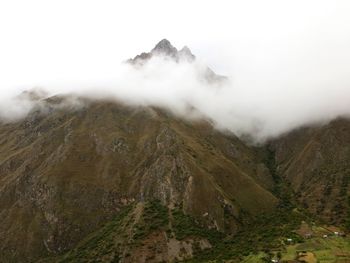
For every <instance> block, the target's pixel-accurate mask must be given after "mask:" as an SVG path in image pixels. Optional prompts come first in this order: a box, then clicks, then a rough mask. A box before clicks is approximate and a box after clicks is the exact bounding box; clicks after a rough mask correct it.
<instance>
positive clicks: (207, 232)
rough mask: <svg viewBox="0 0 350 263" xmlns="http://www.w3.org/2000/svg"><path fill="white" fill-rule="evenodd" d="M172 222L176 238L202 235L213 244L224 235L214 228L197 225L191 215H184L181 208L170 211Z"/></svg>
mask: <svg viewBox="0 0 350 263" xmlns="http://www.w3.org/2000/svg"><path fill="white" fill-rule="evenodd" d="M171 212H172V216H173V219H174V222H173V224H172V226H173V230H174V233H175V236H176V238H177V239H178V240H182V239H184V238H186V237H193V236H194V237H203V238H206V239H208V240H209V242H210V243H212V244H215V243H217V242H220V240H221V239H222V238H223V237H224V235H223V234H222V233H220V232H218V231H216V230H213V229H208V228H206V227H204V226H201V225H199V224H198V223H197V222H196V221H195V220H194V218H193V217H191V216H189V215H185V214H184V213H183V212H182V210H181V209H178V208H177V209H174V210H172V211H171Z"/></svg>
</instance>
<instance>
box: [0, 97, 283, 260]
mask: <svg viewBox="0 0 350 263" xmlns="http://www.w3.org/2000/svg"><path fill="white" fill-rule="evenodd" d="M64 101H65V98H64V97H54V98H49V99H46V100H43V101H41V103H40V105H41V106H40V107H39V106H38V108H37V109H34V110H33V111H32V112H31V113H30V114H29V115H28V116H27V117H26V118H25V119H23V120H22V121H19V122H15V123H7V124H2V125H1V126H0V134H1V141H0V156H1V164H0V170H1V178H0V180H1V189H0V207H1V222H2V224H1V225H0V236H1V240H0V253H1V258H3V259H9V260H10V259H11V260H14V259H17V260H24V259H26V260H25V261H28V262H30V261H31V260H33V259H35V258H40V257H42V256H47V255H52V254H59V253H61V252H63V251H66V250H68V249H70V248H73V247H74V246H75V245H76V244H77V243H78V242H79V241H80V240H81V239H82V238H83V237H84V236H86V235H87V234H89V233H91V232H92V231H94V230H97V229H98V228H99V227H100V226H102V225H103V224H104V223H106V222H107V221H109V220H111V219H112V218H113V217H114V216H115V215H116V214H118V211H119V210H120V209H122V208H123V207H124V206H125V205H128V204H131V203H135V202H136V203H138V202H143V201H147V200H153V199H157V200H160V202H161V203H162V204H163V205H166V206H168V207H174V206H176V205H181V207H182V211H183V212H184V213H186V214H190V215H192V216H194V217H196V218H197V219H198V220H199V221H200V222H202V223H203V224H204V225H206V226H207V227H210V228H214V229H216V230H218V231H227V232H228V233H235V232H236V231H237V229H238V228H239V227H240V226H241V225H242V224H243V222H244V220H245V219H247V218H250V217H253V216H254V215H256V214H260V213H262V212H268V211H272V210H273V209H274V207H275V206H276V205H277V203H278V200H277V198H276V197H275V196H274V195H273V194H271V193H270V191H269V188H271V187H272V185H273V181H272V178H271V176H270V174H269V172H268V169H267V168H266V166H265V165H264V164H263V163H262V162H261V161H259V160H258V159H259V158H258V155H257V154H256V153H255V152H254V151H253V150H252V149H250V148H249V147H247V146H246V145H245V144H244V143H243V142H241V141H240V140H239V139H238V138H236V137H235V136H233V135H225V134H222V133H220V132H218V131H215V130H214V129H213V127H212V126H211V125H210V124H209V123H207V122H204V121H203V122H196V123H191V122H187V121H183V120H180V119H178V118H176V117H175V116H174V115H172V114H171V113H168V112H166V111H164V110H161V109H157V108H142V107H140V108H133V107H129V106H126V105H123V104H120V103H119V104H118V103H113V102H106V101H100V102H92V101H86V100H85V101H84V104H83V106H69V107H71V108H69V109H68V108H66V107H65V106H60V105H64V104H65V103H64Z"/></svg>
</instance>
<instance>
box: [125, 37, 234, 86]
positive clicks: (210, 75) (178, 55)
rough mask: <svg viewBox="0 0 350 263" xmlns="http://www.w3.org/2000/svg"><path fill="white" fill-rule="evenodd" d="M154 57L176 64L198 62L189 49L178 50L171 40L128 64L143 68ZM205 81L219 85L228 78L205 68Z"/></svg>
mask: <svg viewBox="0 0 350 263" xmlns="http://www.w3.org/2000/svg"><path fill="white" fill-rule="evenodd" d="M153 56H163V57H166V58H169V59H171V60H174V61H175V62H177V63H178V62H190V63H192V62H194V61H195V60H196V57H195V55H193V54H192V52H191V50H190V49H189V47H187V46H184V47H183V48H182V49H180V50H177V48H176V47H174V46H173V45H172V44H171V43H170V41H169V40H167V39H165V38H164V39H162V40H161V41H159V42H158V43H157V44H156V45H155V47H154V48H153V49H152V50H151V51H150V52H143V53H141V54H139V55H137V56H135V57H134V58H131V59H129V60H127V63H130V64H132V65H135V66H143V65H144V64H145V63H147V62H148V61H149V60H150V59H151V58H152V57H153ZM201 75H202V76H203V79H204V80H205V81H207V82H210V83H218V82H222V81H226V80H227V78H226V77H224V76H220V75H217V74H215V72H214V71H213V70H212V69H210V68H209V67H205V70H204V71H203V72H202V74H201Z"/></svg>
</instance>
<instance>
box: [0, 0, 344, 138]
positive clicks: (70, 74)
mask: <svg viewBox="0 0 350 263" xmlns="http://www.w3.org/2000/svg"><path fill="white" fill-rule="evenodd" d="M349 14H350V1H348V0H343V1H341V0H338V1H337V0H327V1H325V0H293V1H292V0H291V1H284V0H265V1H261V0H244V1H243V0H242V1H234V0H231V1H222V0H215V1H189V0H187V1H184V0H177V1H164V0H157V1H155V0H148V1H135V0H128V1H116V0H114V1H107V0H57V1H56V0H0V104H1V105H0V115H4V114H8V113H7V112H11V111H8V108H9V107H12V105H13V104H14V103H13V101H10V100H7V99H6V98H8V97H10V96H14V95H16V94H17V93H18V92H19V91H20V90H23V89H28V88H31V87H34V86H39V87H42V88H45V89H48V90H51V91H52V87H53V86H55V87H60V88H58V89H57V88H56V89H55V91H57V92H66V91H74V89H78V88H80V87H82V86H89V85H90V86H94V87H103V85H104V84H105V83H109V81H110V80H111V81H112V82H111V83H114V84H115V87H116V90H118V94H117V95H120V94H124V95H125V96H126V97H132V98H136V97H137V96H138V98H136V99H137V100H139V101H143V100H145V99H147V100H148V101H152V102H156V103H158V104H162V105H164V104H172V105H176V106H174V107H175V108H176V109H177V107H178V105H184V104H186V103H191V104H193V105H194V106H196V107H197V108H198V109H200V110H201V111H202V112H205V115H207V116H209V117H210V118H212V119H214V120H216V121H217V123H218V124H219V126H223V127H224V128H229V129H231V130H233V131H234V132H243V133H244V132H246V133H259V136H260V137H268V136H275V135H278V134H280V133H282V132H285V131H288V130H290V129H292V128H295V127H298V126H300V125H304V124H305V123H309V122H315V121H319V120H323V119H327V120H329V119H332V118H335V117H337V116H344V115H347V116H349V115H350V107H349V102H350V15H349ZM163 38H167V39H168V40H170V41H171V42H172V43H173V45H174V46H176V47H177V48H179V49H180V48H182V46H184V45H187V46H189V47H190V49H191V50H192V52H193V53H194V54H195V55H196V56H197V58H198V59H199V61H200V62H201V63H204V64H207V65H209V66H210V67H211V68H212V69H213V70H214V71H215V72H217V73H219V74H225V75H227V76H229V77H230V80H231V82H230V85H228V86H226V87H225V89H223V90H222V91H220V92H216V93H215V94H213V91H212V90H210V89H206V88H207V87H199V86H200V85H199V83H196V82H195V80H194V79H193V78H192V77H191V76H189V74H188V72H191V71H193V69H190V68H188V72H184V68H185V69H186V66H185V67H174V65H161V64H159V63H158V62H157V61H156V63H154V64H152V65H153V66H154V65H158V68H157V67H152V66H151V67H149V68H147V69H146V70H145V71H144V72H143V73H142V74H141V75H138V73H137V74H136V75H135V74H134V73H133V74H131V75H130V74H129V75H128V74H127V75H126V76H124V77H120V72H121V71H120V62H122V61H124V60H126V59H128V58H130V57H133V56H135V55H136V54H139V53H141V52H143V51H149V50H151V49H152V48H153V47H154V45H155V44H156V43H157V42H158V41H160V40H161V39H163ZM155 69H156V70H155ZM164 69H169V71H174V72H175V71H176V73H174V74H171V73H169V74H170V75H169V76H166V74H168V73H167V72H165V70H164ZM118 74H119V79H118V81H119V82H118V81H116V82H113V80H115V79H116V76H117V75H118ZM145 74H149V76H148V82H147V81H144V76H145ZM181 74H182V75H181ZM140 76H141V77H140ZM158 80H162V81H165V83H167V85H168V87H166V88H167V89H165V87H163V86H162V85H163V84H162V82H159V81H158ZM185 81H187V82H188V83H192V84H193V85H191V86H189V85H187V86H188V87H187V86H186V89H185V88H183V87H182V88H180V89H179V87H180V86H183V84H184V83H185ZM117 86H118V87H117ZM124 86H125V87H129V89H130V90H132V92H131V93H128V94H126V93H127V92H128V90H127V89H125V90H122V89H123V87H124ZM106 87H107V86H105V87H104V88H106ZM108 87H110V86H108ZM154 87H158V89H155V88H154ZM147 88H149V89H147ZM155 90H158V91H159V93H156V92H154V91H155ZM167 91H169V92H167ZM174 94H178V96H174ZM194 94H195V95H194ZM4 109H5V110H4ZM4 112H5V113H4ZM12 112H22V109H19V110H18V108H16V109H13V110H12ZM10 115H11V114H10ZM17 115H18V114H17ZM257 127H258V128H257Z"/></svg>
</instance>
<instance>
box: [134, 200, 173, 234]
mask: <svg viewBox="0 0 350 263" xmlns="http://www.w3.org/2000/svg"><path fill="white" fill-rule="evenodd" d="M168 224H169V215H168V209H167V208H166V207H165V206H163V205H162V204H161V202H160V201H158V200H152V201H150V202H147V203H145V207H144V211H143V214H142V218H141V220H140V221H139V222H138V223H137V224H135V226H134V236H133V238H134V239H135V240H138V239H142V238H144V237H146V236H148V235H149V234H150V233H151V232H152V231H154V230H157V229H162V230H166V229H167V227H168Z"/></svg>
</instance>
